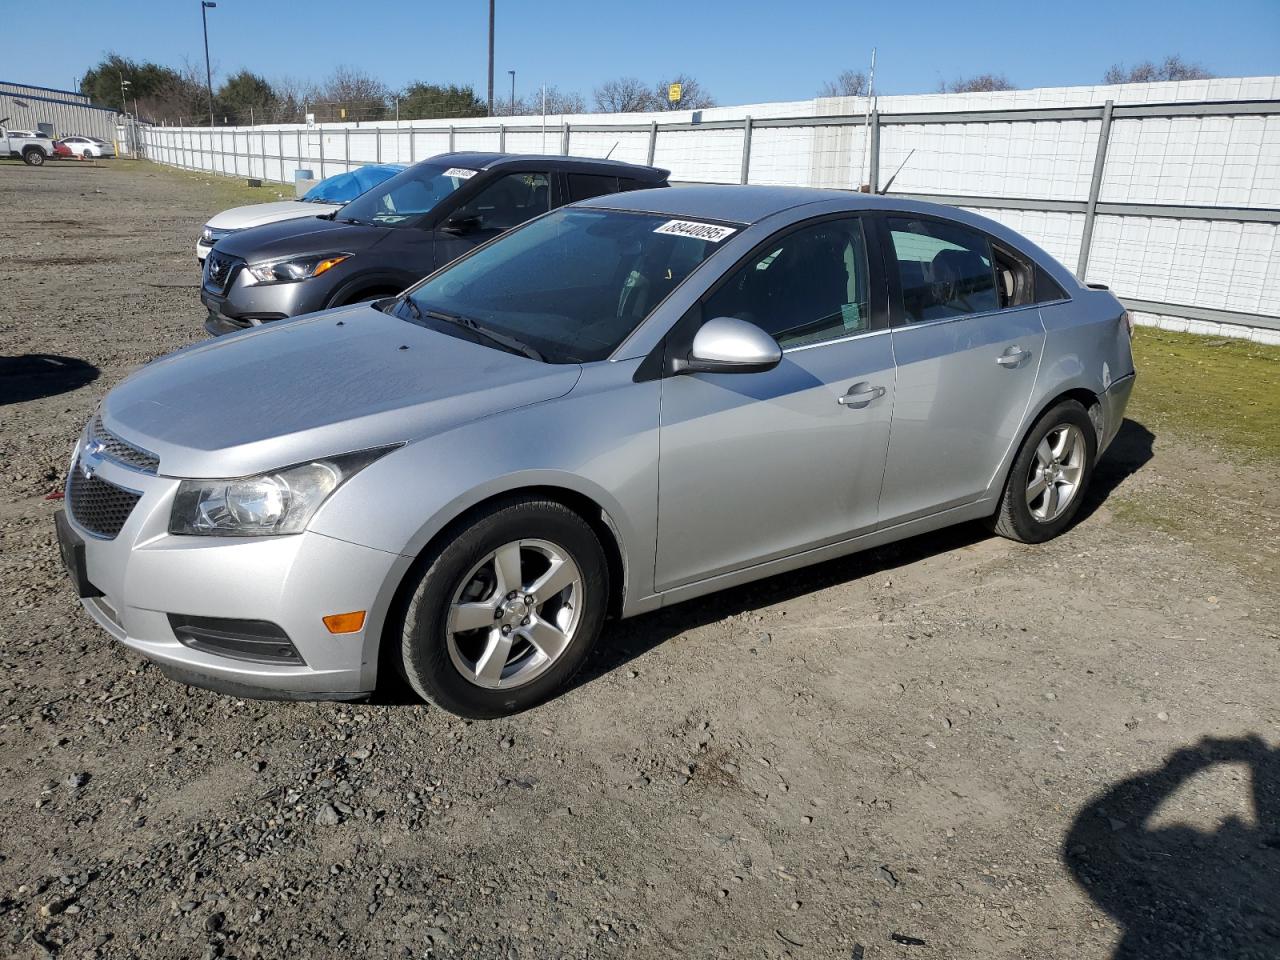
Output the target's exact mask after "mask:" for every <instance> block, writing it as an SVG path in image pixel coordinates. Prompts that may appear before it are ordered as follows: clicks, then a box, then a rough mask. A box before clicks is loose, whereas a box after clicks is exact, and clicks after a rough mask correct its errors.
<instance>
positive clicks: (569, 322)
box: [400, 207, 734, 363]
mask: <svg viewBox="0 0 1280 960" xmlns="http://www.w3.org/2000/svg"><path fill="white" fill-rule="evenodd" d="M672 222H677V223H682V222H683V221H671V220H670V218H668V217H660V216H654V215H651V214H644V213H631V212H622V211H617V210H596V209H591V208H574V207H564V208H561V209H559V210H556V211H555V212H553V213H550V214H547V215H546V216H544V217H541V218H539V219H537V220H534V221H532V222H531V223H529V224H528V225H527V226H525V227H522V228H520V229H518V230H515V231H513V232H512V233H509V234H507V235H506V236H504V237H502V238H501V239H499V240H496V241H494V242H493V243H491V244H489V245H488V246H487V247H484V248H483V249H481V250H479V251H478V252H476V253H475V254H473V255H472V256H470V257H467V258H466V259H464V260H461V261H459V262H458V263H456V264H454V265H453V266H452V267H449V268H447V269H446V270H444V271H443V272H441V273H438V274H436V275H435V276H434V277H431V278H430V279H428V280H426V281H424V282H423V283H422V284H421V285H420V286H418V287H417V288H415V289H414V290H412V291H411V293H410V294H409V296H410V297H411V298H412V300H413V301H414V303H415V304H416V305H417V307H418V308H419V312H421V313H422V314H428V313H429V312H432V311H434V312H436V313H441V314H448V315H452V316H455V317H462V318H466V319H468V320H471V321H474V322H475V323H477V324H479V325H481V326H483V327H484V328H486V329H489V330H492V331H495V332H497V333H499V334H501V335H503V336H505V337H507V338H509V339H512V340H518V341H519V342H521V343H523V344H527V345H528V346H531V347H533V348H534V349H535V350H536V351H537V352H538V353H539V354H541V355H542V357H543V359H545V360H546V361H547V362H549V363H585V362H589V361H592V360H603V359H605V358H607V357H608V356H609V355H610V354H611V353H612V352H613V351H614V350H615V349H617V347H618V345H619V344H621V343H622V341H623V340H625V339H626V337H627V336H628V335H629V334H630V333H631V331H633V330H634V329H635V328H636V327H637V326H639V324H640V323H641V321H643V320H644V319H645V317H647V316H648V315H649V313H650V312H651V311H652V310H653V308H654V307H656V306H657V305H658V304H659V303H661V302H662V301H663V299H664V298H665V297H666V296H667V294H669V293H670V292H671V291H672V290H674V289H675V288H676V287H677V286H679V284H680V283H681V282H682V281H683V280H684V278H685V277H687V276H688V275H689V274H690V273H692V272H693V270H694V269H695V268H696V267H697V266H698V265H699V264H700V263H702V261H703V260H705V259H706V258H707V257H709V256H710V255H711V254H712V253H714V252H715V250H716V248H717V246H718V245H719V244H718V242H717V241H716V240H714V239H706V238H705V236H706V235H705V234H704V235H703V236H687V235H681V234H680V233H679V232H672V231H671V230H670V227H669V225H670V223H672ZM664 225H667V227H666V228H665V229H664ZM660 230H663V231H664V232H658V231H660ZM717 230H720V231H721V232H722V233H723V234H724V235H727V234H728V233H733V232H734V231H733V229H732V228H716V227H711V228H710V231H711V234H712V235H713V236H714V235H716V231H717ZM721 239H723V236H721ZM400 315H401V316H405V317H406V318H409V317H411V316H414V315H415V314H414V312H412V311H409V312H404V311H401V313H400Z"/></svg>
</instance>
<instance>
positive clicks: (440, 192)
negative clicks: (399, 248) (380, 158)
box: [334, 163, 475, 227]
mask: <svg viewBox="0 0 1280 960" xmlns="http://www.w3.org/2000/svg"><path fill="white" fill-rule="evenodd" d="M474 175H475V171H474V170H467V169H463V168H461V167H445V166H441V165H439V164H434V163H419V164H417V165H416V166H413V167H410V168H409V169H408V170H406V171H404V172H403V173H400V174H397V175H396V176H394V177H392V178H391V179H390V180H387V181H386V182H385V183H382V184H379V185H378V186H376V187H374V188H373V189H372V190H370V191H369V192H368V193H366V194H363V195H362V196H359V197H356V199H354V200H352V201H351V202H350V203H348V204H347V205H346V206H345V207H343V208H342V209H341V210H339V211H338V212H337V213H336V214H334V219H335V220H338V221H339V222H347V221H350V222H355V223H376V224H378V225H380V226H384V227H399V226H404V225H406V224H407V223H409V222H410V221H412V220H415V219H417V218H418V217H420V216H421V215H422V214H424V213H426V212H427V211H428V210H430V209H431V208H432V207H434V206H435V205H436V204H437V203H439V202H440V201H441V200H443V199H444V198H445V197H447V196H449V194H451V193H453V191H455V190H457V189H458V188H459V187H460V186H462V185H463V184H464V183H466V182H467V181H468V180H469V179H471V177H472V176H474Z"/></svg>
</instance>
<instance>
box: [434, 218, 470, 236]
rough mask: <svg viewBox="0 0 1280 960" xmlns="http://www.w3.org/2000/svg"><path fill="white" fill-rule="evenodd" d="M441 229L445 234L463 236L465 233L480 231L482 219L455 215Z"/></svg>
mask: <svg viewBox="0 0 1280 960" xmlns="http://www.w3.org/2000/svg"><path fill="white" fill-rule="evenodd" d="M440 229H441V230H443V231H444V232H445V233H453V234H457V235H458V236H461V235H462V234H464V233H471V232H472V231H473V230H479V229H480V218H479V217H474V216H472V217H469V216H465V215H461V216H460V215H458V214H456V213H455V214H454V215H453V216H451V217H449V218H448V219H447V220H445V222H444V224H443V225H442V226H441V227H440Z"/></svg>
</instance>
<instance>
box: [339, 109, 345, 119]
mask: <svg viewBox="0 0 1280 960" xmlns="http://www.w3.org/2000/svg"><path fill="white" fill-rule="evenodd" d="M338 116H339V117H341V118H342V119H343V120H345V119H347V108H346V107H339V108H338Z"/></svg>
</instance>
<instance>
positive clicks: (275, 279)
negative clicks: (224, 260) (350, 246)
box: [249, 253, 351, 283]
mask: <svg viewBox="0 0 1280 960" xmlns="http://www.w3.org/2000/svg"><path fill="white" fill-rule="evenodd" d="M350 256H351V254H349V253H322V254H315V255H313V256H308V257H289V258H288V259H287V260H268V261H267V262H265V263H251V264H249V274H250V276H252V277H253V279H254V280H255V281H256V282H257V283H290V282H292V281H294V280H307V279H309V278H311V277H318V276H320V274H322V273H324V272H326V271H328V270H332V269H333V268H334V267H336V266H337V265H338V264H340V263H341V262H342V261H343V260H346V259H348V258H350Z"/></svg>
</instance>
